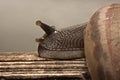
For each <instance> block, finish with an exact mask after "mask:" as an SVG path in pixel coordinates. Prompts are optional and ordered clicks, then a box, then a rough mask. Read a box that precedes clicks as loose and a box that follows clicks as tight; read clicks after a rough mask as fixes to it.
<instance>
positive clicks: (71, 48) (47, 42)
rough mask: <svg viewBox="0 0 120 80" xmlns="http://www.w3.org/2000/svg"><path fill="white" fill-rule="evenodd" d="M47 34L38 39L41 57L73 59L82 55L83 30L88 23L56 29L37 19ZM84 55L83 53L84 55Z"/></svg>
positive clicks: (37, 22)
mask: <svg viewBox="0 0 120 80" xmlns="http://www.w3.org/2000/svg"><path fill="white" fill-rule="evenodd" d="M36 25H38V26H40V27H41V28H42V29H43V30H44V31H45V33H46V34H45V35H44V36H43V37H42V38H40V39H38V41H39V42H40V43H39V47H38V53H39V56H41V57H46V58H53V59H71V58H78V57H80V55H79V54H81V53H83V48H84V42H83V32H84V29H85V27H86V24H82V25H76V26H72V27H70V28H66V29H63V30H60V31H57V30H55V29H54V28H52V27H51V26H48V25H47V24H45V23H43V22H41V21H36ZM82 56H83V55H82Z"/></svg>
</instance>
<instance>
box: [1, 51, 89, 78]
mask: <svg viewBox="0 0 120 80" xmlns="http://www.w3.org/2000/svg"><path fill="white" fill-rule="evenodd" d="M86 73H87V67H86V61H85V59H76V60H75V59H74V60H52V59H45V58H40V57H38V56H37V53H36V52H1V53H0V77H4V78H15V79H16V78H20V79H26V78H27V79H34V78H46V77H48V78H49V77H78V78H83V74H86Z"/></svg>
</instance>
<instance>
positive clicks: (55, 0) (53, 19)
mask: <svg viewBox="0 0 120 80" xmlns="http://www.w3.org/2000/svg"><path fill="white" fill-rule="evenodd" d="M111 3H120V0H0V52H10V51H12V52H16V51H22V52H25V51H36V50H37V46H38V43H36V42H35V38H39V37H41V36H42V35H43V34H44V32H43V31H42V29H41V28H39V27H36V25H35V21H36V20H38V19H39V20H41V21H43V22H45V23H47V24H49V25H54V26H56V28H57V29H61V28H63V27H68V26H71V25H75V24H80V23H83V22H87V21H88V20H89V18H90V17H91V15H92V14H93V13H94V12H95V11H96V10H97V9H98V8H100V7H102V6H104V5H108V4H111Z"/></svg>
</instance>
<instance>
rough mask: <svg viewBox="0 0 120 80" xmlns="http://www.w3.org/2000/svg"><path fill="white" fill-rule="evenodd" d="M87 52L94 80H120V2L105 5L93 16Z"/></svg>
mask: <svg viewBox="0 0 120 80" xmlns="http://www.w3.org/2000/svg"><path fill="white" fill-rule="evenodd" d="M85 54H86V60H87V63H88V68H89V71H90V73H91V76H92V80H120V4H112V5H109V6H106V7H103V8H101V9H99V10H98V11H97V12H96V13H95V14H94V15H93V16H92V18H91V19H90V21H89V23H88V25H87V28H86V34H85Z"/></svg>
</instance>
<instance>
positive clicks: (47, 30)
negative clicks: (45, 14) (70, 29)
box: [36, 20, 56, 35]
mask: <svg viewBox="0 0 120 80" xmlns="http://www.w3.org/2000/svg"><path fill="white" fill-rule="evenodd" d="M36 25H38V26H40V27H41V28H42V29H43V30H44V31H45V33H46V34H47V35H50V34H52V33H53V32H54V31H56V30H55V28H53V27H51V26H49V25H47V24H45V23H43V22H41V21H39V20H38V21H36Z"/></svg>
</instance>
